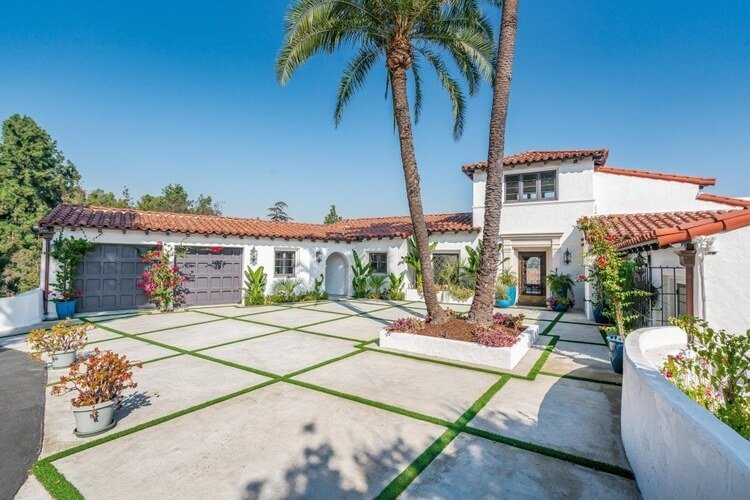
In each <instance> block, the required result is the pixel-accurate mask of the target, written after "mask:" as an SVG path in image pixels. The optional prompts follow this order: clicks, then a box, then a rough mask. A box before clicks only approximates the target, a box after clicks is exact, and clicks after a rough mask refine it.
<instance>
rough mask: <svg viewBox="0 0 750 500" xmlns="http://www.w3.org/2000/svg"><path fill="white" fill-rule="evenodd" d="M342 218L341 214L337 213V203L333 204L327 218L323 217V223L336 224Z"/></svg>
mask: <svg viewBox="0 0 750 500" xmlns="http://www.w3.org/2000/svg"><path fill="white" fill-rule="evenodd" d="M340 220H341V216H340V215H339V214H338V213H336V205H331V209H330V210H329V211H328V213H327V214H326V217H325V219H323V224H336V223H337V222H339V221H340Z"/></svg>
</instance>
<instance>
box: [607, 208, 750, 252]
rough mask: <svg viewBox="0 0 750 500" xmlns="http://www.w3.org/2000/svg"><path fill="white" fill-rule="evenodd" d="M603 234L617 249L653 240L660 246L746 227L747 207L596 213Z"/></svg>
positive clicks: (749, 213)
mask: <svg viewBox="0 0 750 500" xmlns="http://www.w3.org/2000/svg"><path fill="white" fill-rule="evenodd" d="M596 218H597V219H600V220H603V221H605V223H606V224H607V225H608V229H607V233H608V234H612V235H614V236H615V237H617V241H618V242H617V248H628V247H632V246H636V245H641V244H646V243H648V244H651V243H655V244H657V245H658V246H660V247H665V246H668V245H672V244H674V243H682V242H685V241H689V240H691V239H693V238H696V237H698V236H709V235H712V234H716V233H719V232H722V231H731V230H733V229H739V228H741V227H745V226H750V208H745V209H744V210H731V211H724V210H712V211H697V212H665V213H650V214H623V215H599V216H596Z"/></svg>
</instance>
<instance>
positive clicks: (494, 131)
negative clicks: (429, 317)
mask: <svg viewBox="0 0 750 500" xmlns="http://www.w3.org/2000/svg"><path fill="white" fill-rule="evenodd" d="M493 3H497V0H495V2H493ZM516 31H518V0H502V21H501V23H500V35H499V36H500V41H499V45H498V54H497V62H496V64H497V67H496V68H495V81H494V84H493V91H492V112H491V114H490V141H489V147H488V151H487V183H486V186H485V195H484V199H485V203H484V205H485V208H484V225H483V232H484V235H483V239H484V245H483V246H482V254H481V257H480V264H479V270H478V272H477V281H476V287H475V289H474V301H473V302H472V304H471V310H470V311H469V321H471V322H475V323H480V324H483V325H486V324H489V323H491V322H492V305H493V302H494V299H495V297H494V290H495V280H496V279H497V267H498V258H499V252H498V251H497V247H498V243H499V241H500V214H501V211H502V208H503V154H504V151H505V123H506V118H507V116H508V101H509V99H510V80H511V76H512V75H513V56H514V53H515V48H516Z"/></svg>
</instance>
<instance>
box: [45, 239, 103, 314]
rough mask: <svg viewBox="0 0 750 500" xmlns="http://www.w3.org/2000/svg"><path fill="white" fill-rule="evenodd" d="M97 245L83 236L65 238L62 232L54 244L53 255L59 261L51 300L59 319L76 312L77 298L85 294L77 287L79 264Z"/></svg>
mask: <svg viewBox="0 0 750 500" xmlns="http://www.w3.org/2000/svg"><path fill="white" fill-rule="evenodd" d="M95 246H96V244H95V243H92V242H90V241H87V240H84V239H82V238H63V236H62V234H60V237H59V238H57V239H56V240H55V243H54V244H53V246H52V252H51V255H52V257H53V258H54V259H55V261H56V262H57V269H56V270H55V283H54V284H53V285H52V287H53V288H54V290H55V294H54V295H53V296H52V297H51V299H50V300H52V302H54V303H55V312H56V313H57V317H58V318H59V319H68V318H72V317H73V314H75V310H76V300H77V299H79V298H80V297H81V296H82V295H83V292H81V291H80V290H77V289H76V287H75V281H76V277H77V275H78V265H79V264H80V263H82V262H83V259H85V258H86V254H87V253H89V252H90V251H91V250H93V249H94V247H95Z"/></svg>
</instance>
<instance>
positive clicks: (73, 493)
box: [31, 459, 83, 500]
mask: <svg viewBox="0 0 750 500" xmlns="http://www.w3.org/2000/svg"><path fill="white" fill-rule="evenodd" d="M31 473H32V474H34V476H35V477H36V478H37V479H38V480H39V482H40V483H42V486H44V489H45V490H47V493H49V494H50V495H52V498H56V499H64V500H73V499H83V495H81V492H80V491H78V488H76V487H75V486H73V484H72V483H71V482H70V481H68V480H67V478H66V477H65V476H63V475H62V474H61V473H60V471H59V470H57V467H55V466H54V465H52V464H51V463H50V460H46V459H45V460H39V461H38V462H37V463H35V464H34V466H33V467H32V468H31Z"/></svg>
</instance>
